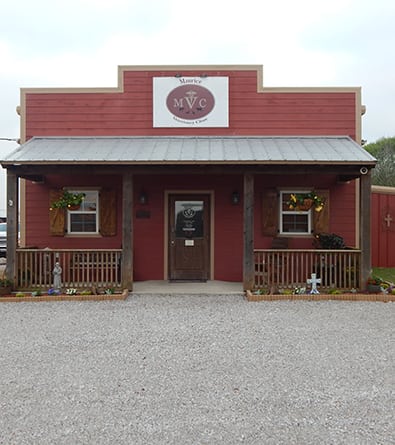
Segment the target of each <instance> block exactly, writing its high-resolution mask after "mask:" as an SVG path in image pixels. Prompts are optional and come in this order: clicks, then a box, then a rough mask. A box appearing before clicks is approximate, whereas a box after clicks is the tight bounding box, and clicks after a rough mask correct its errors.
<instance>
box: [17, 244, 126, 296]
mask: <svg viewBox="0 0 395 445" xmlns="http://www.w3.org/2000/svg"><path fill="white" fill-rule="evenodd" d="M121 252H122V250H121V249H113V250H109V249H80V250H72V249H17V252H16V261H17V268H16V269H17V276H16V279H15V288H16V289H18V290H32V289H49V288H51V287H52V286H53V278H54V277H53V269H54V267H55V263H56V262H59V264H60V266H61V268H62V275H61V281H62V288H77V289H82V290H83V289H90V288H92V287H96V288H98V289H106V288H114V289H120V288H121V284H122V283H121Z"/></svg>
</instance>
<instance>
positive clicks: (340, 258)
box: [254, 249, 361, 290]
mask: <svg viewBox="0 0 395 445" xmlns="http://www.w3.org/2000/svg"><path fill="white" fill-rule="evenodd" d="M254 260H255V288H256V289H260V288H267V289H268V290H271V289H272V288H277V287H278V288H280V289H284V288H288V289H294V288H296V287H306V281H307V279H308V278H311V274H312V273H316V274H317V278H320V279H321V285H319V286H318V290H321V289H322V290H330V289H339V290H351V289H353V288H354V289H359V288H360V283H359V277H360V262H361V251H360V250H353V249H350V250H319V249H310V250H296V249H295V250H292V249H284V250H279V249H276V250H273V249H268V250H266V249H255V250H254Z"/></svg>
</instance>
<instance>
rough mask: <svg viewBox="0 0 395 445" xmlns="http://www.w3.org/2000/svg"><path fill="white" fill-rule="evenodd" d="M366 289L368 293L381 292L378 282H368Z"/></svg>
mask: <svg viewBox="0 0 395 445" xmlns="http://www.w3.org/2000/svg"><path fill="white" fill-rule="evenodd" d="M366 290H367V291H368V292H369V293H370V294H377V293H380V292H381V286H380V285H379V284H368V285H367V287H366Z"/></svg>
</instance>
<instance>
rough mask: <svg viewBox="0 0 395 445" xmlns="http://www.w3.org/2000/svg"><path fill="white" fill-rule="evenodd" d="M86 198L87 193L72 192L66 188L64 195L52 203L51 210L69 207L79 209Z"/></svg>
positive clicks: (69, 208)
mask: <svg viewBox="0 0 395 445" xmlns="http://www.w3.org/2000/svg"><path fill="white" fill-rule="evenodd" d="M84 198H85V193H72V192H69V191H68V190H64V192H63V194H62V196H61V197H60V198H59V199H57V200H56V201H53V202H52V203H51V207H50V210H52V209H68V210H78V209H79V208H80V205H81V203H82V201H83V200H84Z"/></svg>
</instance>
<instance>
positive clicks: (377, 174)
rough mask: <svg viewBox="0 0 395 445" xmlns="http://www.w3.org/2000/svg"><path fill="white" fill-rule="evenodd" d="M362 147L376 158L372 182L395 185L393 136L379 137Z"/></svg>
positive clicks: (394, 142) (394, 140)
mask: <svg viewBox="0 0 395 445" xmlns="http://www.w3.org/2000/svg"><path fill="white" fill-rule="evenodd" d="M364 148H365V149H366V150H367V151H368V152H369V153H370V154H371V155H373V156H374V157H375V158H376V159H377V164H376V168H374V169H373V171H372V184H374V185H386V186H389V187H395V137H392V138H381V139H379V140H378V141H376V142H372V143H371V144H367V145H365V146H364Z"/></svg>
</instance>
